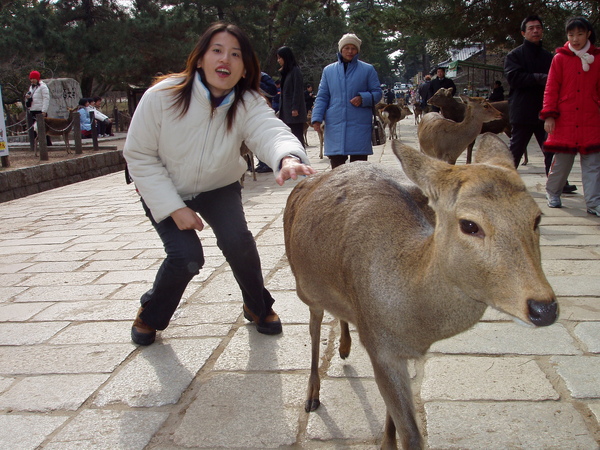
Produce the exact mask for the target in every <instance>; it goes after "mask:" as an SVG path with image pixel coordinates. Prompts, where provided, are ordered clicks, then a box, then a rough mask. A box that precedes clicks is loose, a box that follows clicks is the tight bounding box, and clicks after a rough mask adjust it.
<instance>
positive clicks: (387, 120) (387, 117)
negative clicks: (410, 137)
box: [379, 105, 412, 139]
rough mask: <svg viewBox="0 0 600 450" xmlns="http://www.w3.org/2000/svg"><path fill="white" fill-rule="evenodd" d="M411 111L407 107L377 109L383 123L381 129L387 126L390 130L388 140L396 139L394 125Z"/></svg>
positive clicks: (394, 106) (389, 106) (395, 106)
mask: <svg viewBox="0 0 600 450" xmlns="http://www.w3.org/2000/svg"><path fill="white" fill-rule="evenodd" d="M411 114H412V111H411V110H410V108H409V107H408V106H401V105H385V106H384V107H383V108H380V109H379V115H380V117H381V120H382V121H383V128H384V129H385V127H386V126H387V127H388V129H389V130H390V139H398V134H397V129H396V125H397V124H398V122H400V121H401V120H402V119H404V118H405V117H407V116H410V115H411Z"/></svg>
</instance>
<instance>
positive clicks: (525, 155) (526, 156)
mask: <svg viewBox="0 0 600 450" xmlns="http://www.w3.org/2000/svg"><path fill="white" fill-rule="evenodd" d="M523 158H524V160H523V164H522V165H523V166H526V165H527V163H528V162H529V156H528V155H527V149H525V153H523Z"/></svg>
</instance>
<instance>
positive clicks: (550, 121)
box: [544, 117, 556, 134]
mask: <svg viewBox="0 0 600 450" xmlns="http://www.w3.org/2000/svg"><path fill="white" fill-rule="evenodd" d="M555 125H556V121H555V120H554V117H548V118H547V119H546V120H545V121H544V130H546V133H548V134H551V133H554V127H555Z"/></svg>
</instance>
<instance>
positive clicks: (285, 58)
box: [277, 47, 306, 147]
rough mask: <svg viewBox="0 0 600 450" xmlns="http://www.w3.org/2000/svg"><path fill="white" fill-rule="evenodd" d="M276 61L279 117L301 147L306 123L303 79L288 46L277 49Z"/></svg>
mask: <svg viewBox="0 0 600 450" xmlns="http://www.w3.org/2000/svg"><path fill="white" fill-rule="evenodd" d="M277 62H278V63H279V65H280V66H281V67H280V68H279V72H280V73H281V98H280V102H279V118H280V119H281V120H282V121H283V123H285V124H286V125H287V126H288V127H290V129H291V130H292V133H293V134H294V136H296V137H297V138H298V140H299V141H300V143H301V144H302V146H303V147H306V143H305V142H304V124H305V123H306V102H305V101H304V80H303V79H302V72H301V71H300V67H299V66H298V63H297V62H296V58H295V57H294V53H293V52H292V49H291V48H289V47H281V48H280V49H279V50H277Z"/></svg>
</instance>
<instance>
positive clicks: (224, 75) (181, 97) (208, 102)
mask: <svg viewBox="0 0 600 450" xmlns="http://www.w3.org/2000/svg"><path fill="white" fill-rule="evenodd" d="M259 80H260V69H259V64H258V59H257V57H256V55H255V53H254V50H253V49H252V46H251V44H250V41H249V39H248V37H247V36H246V34H245V33H244V32H243V31H242V30H240V29H239V28H238V27H237V26H235V25H230V24H225V23H215V24H213V25H211V26H210V27H209V28H208V29H207V31H206V32H205V33H204V34H203V35H202V36H201V37H200V40H199V41H198V43H197V45H196V47H195V48H194V50H193V51H192V52H191V53H190V55H189V57H188V60H187V65H186V69H185V70H184V71H183V72H181V73H178V74H174V75H170V76H166V77H163V78H162V79H161V80H160V81H159V82H158V83H156V84H155V85H154V86H152V87H151V88H150V89H149V90H148V91H147V92H146V93H145V94H144V96H143V97H142V99H141V101H140V103H139V105H138V106H137V109H136V112H135V114H134V116H133V118H132V121H131V125H130V128H129V132H128V135H127V141H126V143H125V148H124V156H125V158H126V160H127V165H128V169H129V173H130V175H131V177H132V178H133V180H134V182H135V184H136V187H137V189H138V191H139V193H140V195H141V197H142V205H143V206H144V209H145V211H146V215H147V216H148V217H149V218H150V220H151V222H152V224H153V225H154V227H155V229H156V231H157V232H158V234H159V236H160V238H161V239H162V241H163V244H164V247H165V251H166V253H167V257H166V259H165V260H164V261H163V263H162V265H161V267H160V268H159V270H158V273H157V275H156V279H155V281H154V285H153V287H152V289H150V290H149V291H148V292H146V293H145V294H143V295H142V298H141V304H142V306H141V308H140V309H139V311H138V314H137V317H136V319H135V321H134V323H133V326H132V329H131V337H132V340H133V341H134V342H136V343H137V344H140V345H149V344H152V342H154V340H155V336H156V330H163V329H165V328H166V327H167V325H168V324H169V321H170V319H171V317H172V315H173V313H174V312H175V309H176V308H177V305H178V304H179V301H180V300H181V297H182V295H183V292H184V291H185V288H186V286H187V285H188V283H189V282H190V281H191V279H192V278H193V277H194V275H196V274H198V273H199V271H200V268H201V267H202V266H203V264H204V255H203V250H202V245H201V243H200V240H199V238H198V235H197V233H196V232H197V231H201V230H202V229H203V227H204V223H203V220H204V221H206V222H207V223H208V224H209V225H210V226H211V228H212V229H213V231H214V233H215V235H216V238H217V245H218V246H219V248H220V249H221V251H222V252H223V254H224V256H225V258H226V259H227V262H228V263H229V265H230V266H231V268H232V271H233V274H234V277H235V279H236V281H237V282H238V284H239V286H240V288H241V291H242V297H243V302H244V305H243V312H244V316H245V317H246V319H248V320H250V321H252V322H255V323H256V326H257V330H258V331H259V332H261V333H265V334H278V333H281V321H280V320H279V317H278V316H277V314H276V313H275V312H274V311H273V309H272V306H273V302H274V300H273V298H272V297H271V294H270V293H269V292H268V291H267V289H265V287H264V281H263V277H262V272H261V267H260V259H259V256H258V251H257V249H256V244H255V242H254V238H253V236H252V233H251V232H250V231H249V230H248V226H247V223H246V220H245V216H244V211H243V208H242V200H241V186H240V183H239V179H240V178H241V176H242V174H243V173H244V172H245V171H246V168H247V163H246V162H245V161H244V159H243V158H242V157H241V156H240V146H241V143H242V141H244V142H245V143H246V145H247V146H248V148H250V150H252V151H253V152H254V153H255V154H256V155H257V156H258V157H259V158H260V159H261V160H262V161H265V162H267V163H268V164H269V165H270V166H271V167H273V168H275V169H277V170H275V176H276V181H277V183H278V184H280V185H282V184H283V183H284V181H285V180H287V179H289V178H292V179H296V178H297V177H298V175H310V174H312V173H314V172H315V171H314V169H313V168H312V167H310V166H308V165H307V164H308V163H309V161H308V158H307V157H306V154H305V152H304V149H303V147H302V145H301V144H300V142H299V141H298V140H297V139H296V138H295V136H294V135H293V134H292V133H291V132H290V131H289V128H288V127H286V126H285V124H283V122H281V121H280V120H279V119H277V117H276V116H275V113H274V112H273V110H272V109H271V108H270V107H269V106H268V105H267V103H266V101H265V99H264V98H263V97H261V96H260V94H259Z"/></svg>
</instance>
